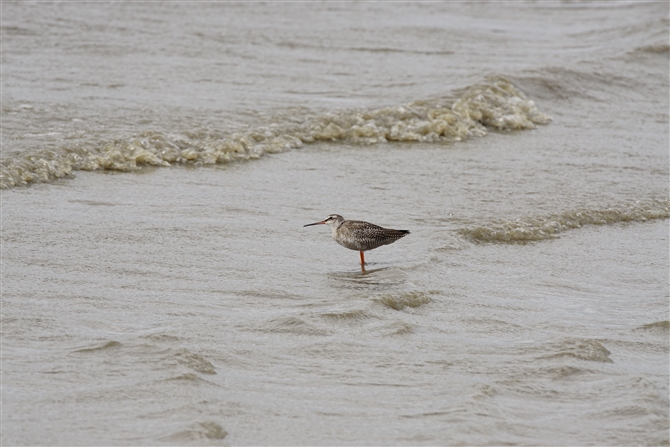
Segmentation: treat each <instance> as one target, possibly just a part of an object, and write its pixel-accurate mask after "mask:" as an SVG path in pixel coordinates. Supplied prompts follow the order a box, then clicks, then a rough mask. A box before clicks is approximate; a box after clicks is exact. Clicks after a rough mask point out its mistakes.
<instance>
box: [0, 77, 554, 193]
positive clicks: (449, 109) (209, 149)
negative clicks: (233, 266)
mask: <svg viewBox="0 0 670 447" xmlns="http://www.w3.org/2000/svg"><path fill="white" fill-rule="evenodd" d="M453 97H454V98H456V99H446V98H437V99H432V100H422V101H415V102H413V103H410V104H405V105H399V106H393V107H384V108H380V109H374V110H350V111H342V112H333V113H326V114H323V115H320V116H316V117H311V118H305V119H304V120H300V119H299V118H296V117H292V118H291V119H286V120H284V121H280V122H279V123H274V124H271V125H267V126H260V127H258V128H252V129H248V130H246V131H241V132H236V133H232V134H226V133H225V131H221V130H212V129H206V130H193V131H188V132H183V133H181V134H175V135H166V134H163V133H160V132H152V131H147V132H144V133H142V134H140V135H138V136H137V137H134V138H131V139H129V140H117V141H112V142H107V143H105V144H102V145H101V146H99V147H92V146H83V145H73V146H67V147H65V146H64V147H60V148H57V149H49V150H38V151H36V152H31V153H28V154H25V153H21V154H14V155H13V156H10V157H8V158H4V159H2V160H0V189H6V188H11V187H14V186H20V185H28V184H31V183H42V182H51V181H54V180H56V179H58V178H61V177H68V176H71V175H72V173H73V172H74V171H98V170H116V171H133V170H136V169H139V168H141V167H142V166H172V165H179V164H193V165H196V166H200V165H213V164H221V163H227V162H230V161H234V160H250V159H255V158H259V157H261V156H263V154H268V153H278V152H284V151H287V150H290V149H294V148H298V147H301V146H303V145H305V144H310V143H315V142H319V141H332V142H338V141H344V142H347V143H351V144H377V143H384V142H393V141H395V142H403V141H406V142H410V141H411V142H437V141H463V140H465V139H467V138H470V137H472V136H483V135H486V133H487V132H488V130H489V129H494V130H501V131H506V130H520V129H532V128H534V127H535V125H536V124H546V123H548V122H549V121H550V120H551V118H550V117H548V116H547V115H545V114H543V113H541V112H540V111H539V110H538V109H537V107H536V106H535V103H534V102H533V101H532V100H530V99H528V98H526V96H525V95H524V94H523V93H522V92H521V91H520V90H519V89H518V88H517V87H516V86H514V85H513V84H512V82H510V81H509V80H507V79H506V78H504V77H502V76H491V77H489V78H487V79H486V80H485V81H484V82H481V83H477V84H474V85H472V86H470V87H468V88H466V89H464V90H463V91H461V92H456V93H455V94H454V95H453Z"/></svg>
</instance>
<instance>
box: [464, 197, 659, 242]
mask: <svg viewBox="0 0 670 447" xmlns="http://www.w3.org/2000/svg"><path fill="white" fill-rule="evenodd" d="M668 217H670V200H668V199H651V200H641V201H636V202H634V203H632V204H628V205H621V206H616V207H608V208H602V209H587V208H584V209H577V210H571V211H566V212H563V213H560V214H550V215H546V216H538V217H529V218H525V219H516V220H500V221H494V222H491V223H490V224H487V225H483V226H478V227H473V228H463V229H461V230H459V233H460V234H461V235H463V236H465V237H467V238H468V239H471V240H473V241H475V242H504V243H516V242H532V241H542V240H546V239H553V238H557V237H558V235H559V234H560V233H562V232H564V231H567V230H571V229H574V228H581V227H582V226H584V225H611V224H616V223H620V222H646V221H648V220H654V219H667V218H668Z"/></svg>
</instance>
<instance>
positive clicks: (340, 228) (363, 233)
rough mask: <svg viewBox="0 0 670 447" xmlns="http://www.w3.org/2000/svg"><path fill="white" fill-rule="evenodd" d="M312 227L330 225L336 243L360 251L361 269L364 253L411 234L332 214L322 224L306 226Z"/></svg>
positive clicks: (315, 223) (363, 262)
mask: <svg viewBox="0 0 670 447" xmlns="http://www.w3.org/2000/svg"><path fill="white" fill-rule="evenodd" d="M312 225H330V229H331V231H332V233H333V239H335V242H337V243H338V244H340V245H341V246H343V247H347V248H348V249H350V250H358V252H359V253H360V254H361V267H363V266H364V265H365V255H364V254H363V252H366V251H368V250H373V249H375V248H377V247H381V246H382V245H388V244H392V243H394V242H395V241H397V240H398V239H400V238H401V237H404V236H407V235H408V234H409V231H408V230H391V229H389V228H382V227H380V226H377V225H374V224H371V223H368V222H362V221H360V220H344V217H342V216H340V215H339V214H331V215H330V216H328V217H326V219H325V220H322V221H321V222H314V223H311V224H307V225H304V226H305V227H309V226H312Z"/></svg>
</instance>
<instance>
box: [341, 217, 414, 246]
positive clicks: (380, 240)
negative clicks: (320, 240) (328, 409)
mask: <svg viewBox="0 0 670 447" xmlns="http://www.w3.org/2000/svg"><path fill="white" fill-rule="evenodd" d="M408 234H409V231H407V230H392V229H390V228H382V227H380V226H377V225H374V224H371V223H368V222H362V221H359V220H345V221H344V223H342V225H341V226H340V228H339V229H338V231H337V234H333V237H334V239H335V241H336V242H337V243H338V244H340V245H342V246H343V247H347V248H349V249H351V250H359V251H367V250H372V249H374V248H377V247H381V246H382V245H388V244H391V243H393V242H395V241H397V240H398V239H400V238H401V237H403V236H406V235H408Z"/></svg>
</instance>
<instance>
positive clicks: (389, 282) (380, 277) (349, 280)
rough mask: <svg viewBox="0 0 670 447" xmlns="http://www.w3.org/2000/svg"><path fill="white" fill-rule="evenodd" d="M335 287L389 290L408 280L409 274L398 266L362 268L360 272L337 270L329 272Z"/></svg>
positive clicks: (330, 279)
mask: <svg viewBox="0 0 670 447" xmlns="http://www.w3.org/2000/svg"><path fill="white" fill-rule="evenodd" d="M328 279H329V282H330V283H331V285H332V286H333V287H337V288H342V287H345V288H348V289H355V290H360V289H365V290H376V291H378V290H387V289H389V288H397V287H398V286H401V285H403V284H404V283H405V282H406V281H407V275H406V274H405V272H403V271H402V270H401V269H399V268H397V267H379V268H371V269H366V268H361V271H358V272H335V273H329V274H328Z"/></svg>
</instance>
